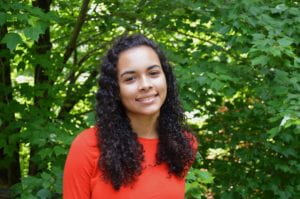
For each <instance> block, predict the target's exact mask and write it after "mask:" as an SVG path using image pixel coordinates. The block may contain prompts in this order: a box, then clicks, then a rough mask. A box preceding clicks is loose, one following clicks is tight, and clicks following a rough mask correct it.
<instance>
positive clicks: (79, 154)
mask: <svg viewBox="0 0 300 199" xmlns="http://www.w3.org/2000/svg"><path fill="white" fill-rule="evenodd" d="M138 140H139V142H140V143H141V144H142V145H143V147H144V150H145V152H144V162H143V165H142V166H143V167H144V166H145V167H146V168H145V169H144V170H143V171H142V174H141V175H140V176H139V177H138V178H137V180H136V182H135V183H134V184H133V185H132V186H126V187H124V186H122V187H121V188H120V190H119V191H115V190H114V189H113V188H112V185H111V184H110V183H107V182H105V181H103V180H102V178H101V177H100V176H101V173H100V170H99V169H98V160H99V149H98V147H97V137H96V128H90V129H87V130H84V131H83V132H82V133H80V134H79V135H78V136H77V137H76V138H75V140H74V141H73V143H72V145H71V148H70V151H69V154H68V157H67V160H66V164H65V169H64V178H63V198H64V199H90V198H92V199H102V198H103V199H140V198H143V199H169V198H172V199H183V198H184V192H185V179H181V178H177V177H175V176H173V175H171V176H169V175H168V168H167V165H166V164H161V165H157V166H153V165H154V164H155V158H156V157H155V154H156V151H157V144H158V139H146V138H138Z"/></svg>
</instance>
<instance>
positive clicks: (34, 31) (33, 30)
mask: <svg viewBox="0 0 300 199" xmlns="http://www.w3.org/2000/svg"><path fill="white" fill-rule="evenodd" d="M23 32H24V34H25V36H26V37H29V38H30V39H32V40H34V41H37V40H38V39H39V35H40V34H42V33H43V32H44V31H43V30H42V28H41V27H40V26H39V25H36V26H34V27H28V28H25V29H24V30H23Z"/></svg>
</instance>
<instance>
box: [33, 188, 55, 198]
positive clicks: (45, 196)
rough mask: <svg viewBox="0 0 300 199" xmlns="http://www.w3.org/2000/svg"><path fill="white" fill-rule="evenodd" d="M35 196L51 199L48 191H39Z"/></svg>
mask: <svg viewBox="0 0 300 199" xmlns="http://www.w3.org/2000/svg"><path fill="white" fill-rule="evenodd" d="M36 195H37V196H38V197H39V198H41V199H46V198H51V192H50V191H49V190H48V189H40V190H39V191H38V192H37V194H36Z"/></svg>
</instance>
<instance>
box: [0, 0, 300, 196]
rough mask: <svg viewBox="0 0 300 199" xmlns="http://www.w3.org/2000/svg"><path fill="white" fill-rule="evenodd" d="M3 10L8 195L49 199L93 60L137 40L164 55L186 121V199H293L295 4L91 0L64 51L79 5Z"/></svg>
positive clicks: (1, 100) (87, 112) (57, 190)
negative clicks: (122, 39)
mask: <svg viewBox="0 0 300 199" xmlns="http://www.w3.org/2000/svg"><path fill="white" fill-rule="evenodd" d="M3 2H4V3H1V4H0V28H1V31H0V58H1V70H0V77H1V78H0V110H1V112H0V126H1V128H0V129H1V132H0V154H1V155H4V156H3V158H2V156H1V160H0V173H1V172H2V170H3V169H6V170H9V171H10V169H12V168H13V167H12V166H16V164H18V162H17V161H15V160H16V158H15V156H16V155H20V162H21V164H22V165H21V169H22V171H20V173H22V179H21V181H20V182H14V183H17V184H15V185H14V186H13V188H12V190H13V194H14V197H16V198H55V197H60V195H61V191H62V190H61V178H62V172H63V165H64V161H65V157H66V155H67V152H68V149H69V146H70V143H71V141H72V139H73V138H74V136H76V134H77V133H78V132H80V131H81V130H82V129H84V128H87V127H88V126H90V125H92V124H93V117H94V115H93V113H92V110H93V106H94V94H95V90H96V85H97V83H96V77H97V71H98V66H99V62H100V60H101V56H102V55H103V53H104V52H105V51H106V49H107V48H108V46H109V45H110V42H111V40H112V39H113V38H114V37H116V36H118V35H120V34H122V33H124V32H127V33H133V32H141V33H143V34H146V35H147V36H149V37H150V38H153V39H155V40H156V41H158V42H159V43H160V45H161V47H162V48H163V49H164V50H165V51H166V52H167V55H168V58H169V59H170V60H171V64H172V65H173V68H174V71H175V73H176V76H177V80H178V87H179V91H180V97H181V98H182V101H183V104H184V108H185V109H186V110H187V111H193V112H195V114H194V115H193V117H192V118H190V124H191V125H192V127H193V129H194V132H195V133H196V134H197V136H198V138H199V153H200V154H201V156H202V157H203V158H201V156H200V155H198V158H197V161H196V163H195V164H194V166H193V168H192V169H191V170H190V172H189V173H188V176H187V184H186V198H201V197H203V198H205V197H210V196H211V195H212V196H213V197H215V198H299V193H300V180H299V179H300V176H299V175H300V157H299V152H298V151H300V148H299V147H300V119H299V118H300V111H299V110H300V109H299V107H300V82H299V81H300V47H299V43H300V9H299V2H297V1H282V0H273V1H257V0H253V1H248V0H240V1H237V0H230V1H215V0H212V1H193V0H174V1H167V0H159V1H136V0H128V1H119V0H113V1H97V0H96V1H93V2H91V3H90V4H89V10H88V12H87V16H86V17H85V19H84V23H83V26H82V27H80V28H79V29H80V30H79V37H78V38H77V39H76V42H75V43H74V45H71V44H72V42H71V38H73V37H74V32H75V31H74V28H75V27H79V26H78V24H79V21H80V19H78V16H79V13H80V10H81V3H82V2H81V1H52V3H51V5H49V7H50V11H49V12H48V11H47V9H44V7H47V6H45V5H44V7H43V6H37V5H32V4H31V2H32V1H27V0H26V1H17V0H12V1H3ZM36 2H40V3H41V2H47V1H42V0H39V1H36ZM162 8H163V9H162ZM69 52H70V55H69V56H68V53H69ZM9 77H11V79H10V78H9ZM19 152H20V154H19ZM17 159H18V158H17ZM28 166H29V167H28ZM15 172H16V171H15ZM8 173H9V172H8ZM2 174H3V172H2V173H1V176H2ZM5 180H6V179H4V178H3V179H2V178H1V181H3V182H4V181H5ZM5 182H7V184H9V183H8V181H5ZM1 186H2V185H1Z"/></svg>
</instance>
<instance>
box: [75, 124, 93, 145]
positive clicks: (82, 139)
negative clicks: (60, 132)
mask: <svg viewBox="0 0 300 199" xmlns="http://www.w3.org/2000/svg"><path fill="white" fill-rule="evenodd" d="M72 145H76V146H79V147H88V148H90V147H97V145H98V141H97V128H96V127H91V128H88V129H85V130H83V131H82V132H80V133H79V134H78V135H77V136H76V138H75V139H74V140H73V142H72Z"/></svg>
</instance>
